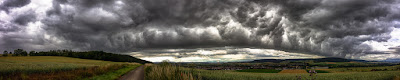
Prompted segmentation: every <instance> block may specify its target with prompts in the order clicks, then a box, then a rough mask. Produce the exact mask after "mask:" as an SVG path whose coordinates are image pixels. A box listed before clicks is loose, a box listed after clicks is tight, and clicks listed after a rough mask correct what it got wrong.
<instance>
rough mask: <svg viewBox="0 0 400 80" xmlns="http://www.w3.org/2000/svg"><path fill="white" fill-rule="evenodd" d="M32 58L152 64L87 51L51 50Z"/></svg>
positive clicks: (34, 54) (126, 57)
mask: <svg viewBox="0 0 400 80" xmlns="http://www.w3.org/2000/svg"><path fill="white" fill-rule="evenodd" d="M29 55H30V56H65V57H74V58H82V59H95V60H104V61H114V62H137V63H141V64H145V63H151V62H149V61H146V60H142V59H139V58H136V57H132V56H130V55H122V54H113V53H107V52H103V51H87V52H74V51H68V50H51V51H46V52H44V51H42V52H35V53H31V54H29Z"/></svg>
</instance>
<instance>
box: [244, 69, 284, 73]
mask: <svg viewBox="0 0 400 80" xmlns="http://www.w3.org/2000/svg"><path fill="white" fill-rule="evenodd" d="M280 71H281V70H275V69H245V70H237V72H252V73H278V72H280Z"/></svg>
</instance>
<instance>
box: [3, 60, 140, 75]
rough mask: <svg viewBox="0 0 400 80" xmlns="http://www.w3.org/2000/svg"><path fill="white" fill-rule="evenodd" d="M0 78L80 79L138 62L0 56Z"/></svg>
mask: <svg viewBox="0 0 400 80" xmlns="http://www.w3.org/2000/svg"><path fill="white" fill-rule="evenodd" d="M0 64H1V65H0V67H1V68H0V79H80V78H88V77H93V76H97V75H101V74H105V73H109V72H111V71H114V70H119V69H124V68H126V67H129V66H132V65H136V67H137V66H138V65H140V64H135V63H125V62H110V61H100V60H88V59H78V58H69V57H57V56H28V57H27V56H26V57H0Z"/></svg>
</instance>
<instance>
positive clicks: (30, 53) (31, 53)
mask: <svg viewBox="0 0 400 80" xmlns="http://www.w3.org/2000/svg"><path fill="white" fill-rule="evenodd" d="M35 54H36V52H35V51H30V52H29V54H28V56H29V55H35Z"/></svg>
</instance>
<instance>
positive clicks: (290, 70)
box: [279, 69, 307, 73]
mask: <svg viewBox="0 0 400 80" xmlns="http://www.w3.org/2000/svg"><path fill="white" fill-rule="evenodd" d="M279 73H307V71H306V70H304V69H286V70H282V71H281V72H279Z"/></svg>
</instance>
